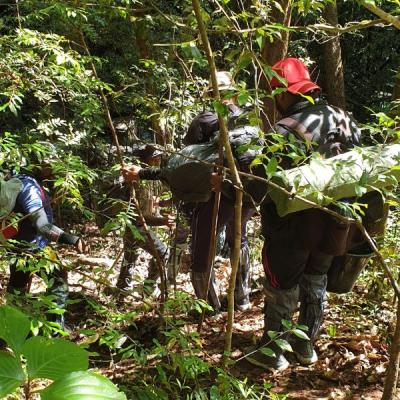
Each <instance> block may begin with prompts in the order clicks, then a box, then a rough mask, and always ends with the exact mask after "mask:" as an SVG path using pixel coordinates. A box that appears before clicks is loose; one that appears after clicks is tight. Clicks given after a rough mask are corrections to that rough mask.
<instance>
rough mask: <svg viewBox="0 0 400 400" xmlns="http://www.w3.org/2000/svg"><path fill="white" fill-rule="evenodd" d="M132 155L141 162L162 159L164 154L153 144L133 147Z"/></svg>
mask: <svg viewBox="0 0 400 400" xmlns="http://www.w3.org/2000/svg"><path fill="white" fill-rule="evenodd" d="M132 154H133V155H134V156H135V157H138V158H140V159H141V160H149V159H151V158H156V157H160V156H161V155H162V154H163V152H162V151H161V150H159V149H158V148H157V147H156V146H154V145H153V144H142V143H138V144H136V145H134V146H133V148H132Z"/></svg>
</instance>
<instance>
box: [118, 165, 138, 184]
mask: <svg viewBox="0 0 400 400" xmlns="http://www.w3.org/2000/svg"><path fill="white" fill-rule="evenodd" d="M141 169H142V168H141V167H139V166H137V165H127V166H126V167H124V168H122V169H121V172H122V176H123V177H124V179H125V182H127V183H132V182H138V181H139V180H140V177H139V171H140V170H141Z"/></svg>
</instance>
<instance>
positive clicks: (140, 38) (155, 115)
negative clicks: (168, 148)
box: [133, 10, 167, 146]
mask: <svg viewBox="0 0 400 400" xmlns="http://www.w3.org/2000/svg"><path fill="white" fill-rule="evenodd" d="M134 15H135V16H136V17H137V19H136V20H135V22H134V23H133V29H134V31H135V35H136V46H137V48H138V50H139V56H140V58H141V59H144V60H151V59H152V51H151V45H150V42H149V39H148V31H147V25H146V20H145V19H144V16H145V11H143V12H141V10H136V11H135V12H134ZM145 84H146V93H148V95H149V96H150V97H151V99H150V106H149V108H150V110H149V111H150V114H151V117H150V121H151V127H152V129H153V132H154V134H155V139H156V143H158V144H161V145H163V146H164V145H165V144H166V143H167V138H166V135H165V132H163V130H162V128H161V125H160V119H159V115H160V110H159V107H158V104H157V102H156V101H155V99H156V90H155V85H154V76H153V74H152V73H151V72H150V73H149V75H147V79H146V80H145Z"/></svg>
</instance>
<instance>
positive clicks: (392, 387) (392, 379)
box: [382, 299, 400, 400]
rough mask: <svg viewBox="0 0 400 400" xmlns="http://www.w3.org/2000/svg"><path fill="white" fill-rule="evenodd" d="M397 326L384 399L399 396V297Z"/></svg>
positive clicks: (387, 399)
mask: <svg viewBox="0 0 400 400" xmlns="http://www.w3.org/2000/svg"><path fill="white" fill-rule="evenodd" d="M396 318H397V320H396V328H395V330H394V334H393V341H392V345H391V346H390V359H389V364H388V367H387V375H386V379H385V387H384V390H383V394H382V400H393V399H396V398H397V396H396V394H397V379H398V376H399V361H400V300H399V299H397V315H396Z"/></svg>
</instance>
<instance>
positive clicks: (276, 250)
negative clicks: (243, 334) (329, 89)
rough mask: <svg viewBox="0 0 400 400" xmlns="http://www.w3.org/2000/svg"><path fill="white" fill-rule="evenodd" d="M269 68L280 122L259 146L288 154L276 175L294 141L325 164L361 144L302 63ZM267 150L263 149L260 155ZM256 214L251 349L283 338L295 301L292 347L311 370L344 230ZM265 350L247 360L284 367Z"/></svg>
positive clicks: (320, 219) (304, 217)
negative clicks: (259, 241)
mask: <svg viewBox="0 0 400 400" xmlns="http://www.w3.org/2000/svg"><path fill="white" fill-rule="evenodd" d="M272 69H273V71H274V72H275V73H276V74H277V75H278V76H279V77H281V78H283V80H282V79H277V77H273V78H272V80H271V81H270V84H271V88H272V89H275V88H278V87H279V88H285V89H286V90H285V91H283V92H281V93H280V94H278V95H276V96H275V102H276V107H277V109H278V111H279V112H280V114H281V115H282V119H280V120H279V121H278V122H277V123H276V124H275V125H274V127H273V129H272V131H271V132H269V134H267V135H266V139H267V140H269V141H270V143H272V142H273V139H274V138H276V137H277V136H278V137H279V138H280V139H282V138H283V142H285V143H286V144H288V148H287V151H283V153H282V154H281V155H280V160H281V163H280V165H281V167H282V168H285V169H286V168H291V167H293V166H294V161H293V160H295V159H296V158H297V157H293V158H291V157H290V156H289V152H293V150H291V149H293V143H294V142H295V143H296V145H297V147H298V148H300V149H301V151H302V152H303V153H304V154H306V155H307V154H308V153H310V152H311V151H317V152H319V153H321V154H322V155H323V156H325V157H330V156H333V155H336V154H340V153H341V152H344V151H346V150H348V149H350V148H351V147H352V146H353V145H359V144H360V129H359V128H358V127H357V124H356V122H355V121H354V119H353V118H352V117H351V116H350V115H349V114H348V113H346V112H345V111H343V110H341V109H340V108H337V107H332V106H330V105H328V104H327V103H326V102H325V101H324V100H322V99H321V89H320V87H319V86H318V85H317V84H316V83H315V82H314V81H313V80H312V79H311V78H310V74H309V71H308V69H307V67H306V66H305V64H304V63H303V62H302V61H300V60H299V59H296V58H286V59H283V60H281V61H279V62H277V63H276V64H275V65H274V66H273V67H272ZM283 82H286V83H285V84H284V83H283ZM305 96H307V97H308V98H305ZM310 99H311V101H310ZM280 143H282V141H281V142H280ZM269 148H270V147H269V146H268V145H267V146H266V152H267V151H268V149H269ZM274 156H277V155H276V154H274ZM260 213H261V220H262V234H263V236H264V238H265V243H264V248H263V250H262V261H263V266H264V270H265V274H266V280H265V293H266V296H265V306H264V307H265V309H264V312H265V320H264V324H265V325H264V334H263V336H262V338H261V340H260V343H259V344H258V345H257V346H256V348H257V347H262V346H265V345H266V344H267V343H268V344H269V343H270V341H271V340H270V338H269V336H268V331H275V332H282V331H283V328H282V320H289V321H290V320H291V319H292V316H293V313H294V311H295V310H296V308H297V305H298V301H300V313H299V318H298V324H300V325H304V326H306V327H307V332H306V333H307V335H308V337H309V338H310V340H305V339H300V338H298V337H293V338H290V341H291V346H292V349H293V352H294V354H295V355H296V357H297V359H298V360H299V361H300V363H302V364H304V365H308V364H311V363H314V362H316V361H317V358H318V357H317V354H316V352H315V350H314V346H313V343H314V341H315V339H316V337H317V335H318V331H319V329H320V326H321V323H322V319H323V313H324V305H325V302H326V287H327V272H328V270H329V268H330V266H331V263H332V260H333V258H334V256H337V255H340V254H343V253H344V251H345V249H344V245H343V244H345V243H346V240H347V234H348V229H347V228H348V226H347V225H346V224H343V223H342V222H341V221H340V220H338V219H335V218H334V217H331V216H329V215H328V214H327V213H325V212H323V211H321V210H317V209H307V210H304V211H299V212H296V213H292V214H288V215H286V216H285V217H280V216H279V215H278V213H277V209H276V206H275V204H274V203H273V202H272V201H268V200H265V201H264V202H263V203H262V204H261V207H260ZM270 347H271V348H272V350H273V351H274V352H275V357H273V356H268V355H266V354H264V353H263V352H261V351H254V350H255V349H253V350H252V351H251V352H249V354H248V356H247V360H248V361H249V362H251V363H253V364H255V365H258V366H261V367H264V368H275V369H285V368H287V367H288V366H289V363H288V361H287V359H286V358H285V356H284V354H283V351H282V349H281V348H280V347H279V346H278V345H277V344H276V343H274V342H273V343H272V344H271V345H270Z"/></svg>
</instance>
